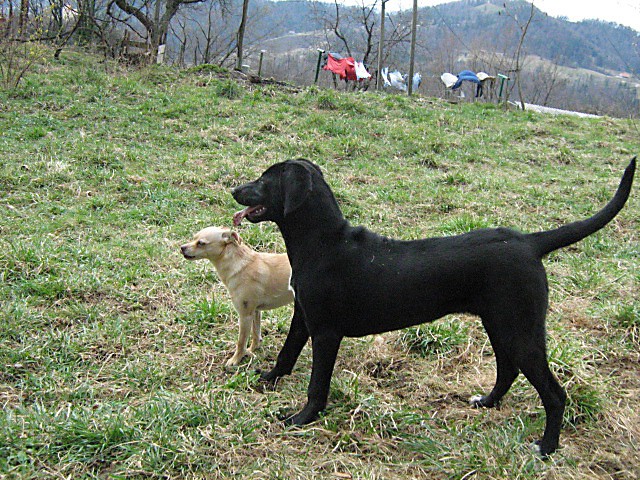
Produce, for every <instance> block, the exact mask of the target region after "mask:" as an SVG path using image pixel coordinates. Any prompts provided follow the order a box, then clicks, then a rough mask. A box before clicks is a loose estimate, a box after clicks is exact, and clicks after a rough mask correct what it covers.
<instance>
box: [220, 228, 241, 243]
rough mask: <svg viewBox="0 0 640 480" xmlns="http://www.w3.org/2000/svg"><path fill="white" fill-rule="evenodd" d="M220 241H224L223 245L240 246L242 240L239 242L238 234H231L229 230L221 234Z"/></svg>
mask: <svg viewBox="0 0 640 480" xmlns="http://www.w3.org/2000/svg"><path fill="white" fill-rule="evenodd" d="M222 240H224V243H227V244H229V243H231V242H234V243H237V244H238V245H240V244H241V243H242V240H240V235H238V232H232V231H231V230H228V231H226V232H222Z"/></svg>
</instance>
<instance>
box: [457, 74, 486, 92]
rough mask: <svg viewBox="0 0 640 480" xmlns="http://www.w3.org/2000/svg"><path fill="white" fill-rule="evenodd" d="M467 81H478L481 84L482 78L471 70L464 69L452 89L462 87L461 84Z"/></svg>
mask: <svg viewBox="0 0 640 480" xmlns="http://www.w3.org/2000/svg"><path fill="white" fill-rule="evenodd" d="M465 80H466V81H467V82H473V83H477V84H480V79H479V78H478V76H477V75H476V74H475V73H473V72H472V71H471V70H462V71H461V72H460V73H459V74H458V81H457V82H456V83H455V85H454V86H453V87H451V90H455V89H456V88H460V85H462V82H463V81H465Z"/></svg>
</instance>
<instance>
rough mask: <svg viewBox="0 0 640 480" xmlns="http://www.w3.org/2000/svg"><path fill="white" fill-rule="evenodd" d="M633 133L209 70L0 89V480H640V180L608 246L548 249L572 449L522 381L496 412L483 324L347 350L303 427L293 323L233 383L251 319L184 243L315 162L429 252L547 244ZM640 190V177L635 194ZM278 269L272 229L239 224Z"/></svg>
mask: <svg viewBox="0 0 640 480" xmlns="http://www.w3.org/2000/svg"><path fill="white" fill-rule="evenodd" d="M639 152H640V131H639V126H638V124H637V123H635V122H630V121H626V120H618V119H611V118H601V119H580V118H574V117H568V116H557V117H551V116H542V115H540V114H534V113H531V112H505V111H503V110H501V109H498V108H497V107H495V106H493V105H488V104H471V103H468V104H461V105H450V104H447V103H444V102H442V101H439V100H432V99H429V98H419V97H415V98H411V99H409V98H407V97H404V96H397V95H382V94H381V95H378V94H375V93H367V94H345V93H337V92H334V91H324V90H318V89H314V88H310V89H295V88H283V87H276V86H254V85H248V84H243V83H241V82H236V81H235V80H233V79H229V78H225V76H224V75H220V74H216V73H215V72H214V71H210V70H207V69H198V70H190V71H175V70H171V69H166V68H153V69H150V70H143V71H137V72H126V71H123V70H121V69H119V68H118V67H117V66H114V65H109V64H104V63H99V62H98V61H97V60H94V59H92V58H90V57H85V56H82V55H79V54H74V53H63V55H62V57H61V59H60V61H59V62H57V63H53V62H52V63H47V64H43V65H39V66H38V68H37V69H36V70H35V71H34V72H33V73H32V74H30V75H29V76H28V77H27V78H26V79H25V80H24V81H23V83H22V84H21V85H20V87H19V88H18V89H17V90H16V91H13V92H2V91H0V159H1V160H0V208H1V209H2V215H1V216H0V302H1V308H0V402H1V404H2V414H1V416H0V478H68V479H78V478H212V479H213V478H234V477H235V478H256V479H258V478H265V479H275V478H281V479H316V478H328V479H331V478H361V479H396V478H398V479H405V478H406V479H409V478H420V479H424V478H433V479H442V478H465V479H470V478H478V479H534V478H536V479H537V478H545V479H559V478H562V479H565V478H566V479H583V478H601V479H635V478H638V477H640V467H639V465H640V453H639V444H640V414H639V413H638V412H640V400H639V397H640V371H639V367H638V365H639V360H640V293H639V291H640V289H639V286H640V269H639V267H638V263H639V257H640V238H639V237H640V218H639V216H638V212H639V207H640V195H639V190H638V189H639V188H640V184H637V185H636V186H635V189H634V191H633V192H632V196H631V198H630V200H629V203H628V204H627V206H626V208H625V209H624V210H623V211H622V212H621V214H620V216H619V217H618V218H617V219H616V220H615V221H614V222H613V223H612V224H611V225H609V226H608V227H607V228H606V229H605V230H603V231H601V232H599V233H597V234H596V235H594V236H592V237H590V238H588V239H586V240H585V241H583V242H581V243H579V244H577V245H575V246H572V247H570V248H567V249H565V250H563V251H560V252H556V253H554V254H552V255H551V256H550V257H549V258H548V259H547V261H546V262H545V264H546V266H547V269H548V273H549V281H550V290H551V294H550V296H551V306H550V310H549V317H548V331H549V355H550V362H551V364H552V368H553V370H554V371H555V373H556V374H557V376H558V378H559V379H560V382H561V384H562V385H564V386H565V388H566V389H567V391H568V394H569V397H570V398H569V404H568V408H567V412H566V416H565V425H564V429H563V432H562V435H561V439H560V441H561V448H560V450H558V452H557V453H556V454H554V455H553V456H552V457H551V458H550V459H549V460H547V461H542V460H540V459H539V458H537V457H536V456H535V455H534V454H533V453H532V452H531V451H530V449H529V445H530V444H531V442H532V441H534V440H535V439H537V438H539V437H540V436H541V433H542V429H543V426H544V412H543V410H542V407H541V405H540V401H539V397H538V396H537V394H536V393H535V391H534V390H533V388H532V387H531V386H530V384H528V383H527V382H526V381H525V380H524V379H523V378H522V377H520V378H519V379H518V380H517V381H516V383H515V384H514V386H513V388H512V389H511V391H510V393H509V394H508V395H507V396H506V397H505V399H504V401H503V403H502V405H501V407H500V408H499V409H497V410H491V411H484V410H474V409H471V408H469V407H468V405H467V398H468V397H469V396H471V395H473V394H476V393H482V392H486V391H488V390H489V389H490V388H491V386H492V385H493V381H494V375H495V366H494V359H493V356H492V353H491V348H490V345H489V343H488V340H487V338H486V336H485V334H484V332H483V330H482V327H481V326H480V324H479V321H478V319H476V318H473V317H468V316H462V315H459V316H450V317H446V318H444V319H442V320H440V321H438V322H436V323H434V324H432V325H430V326H420V327H416V328H411V329H407V330H404V331H400V332H393V333H389V334H385V335H383V336H379V337H371V338H362V339H346V340H345V341H344V342H343V344H342V349H341V352H340V355H339V358H338V363H337V365H336V370H335V374H334V378H333V383H332V389H331V395H330V401H329V407H328V409H327V411H326V413H325V415H324V416H323V417H322V418H321V419H320V420H319V421H317V422H315V423H313V424H311V425H309V426H307V427H305V428H286V427H284V426H283V424H282V423H281V422H279V421H278V420H277V418H278V416H279V415H281V414H282V413H283V412H288V411H294V410H296V409H297V408H299V407H301V406H302V404H303V403H304V400H305V398H306V388H307V382H308V379H309V374H310V348H309V347H307V348H306V349H305V350H304V351H303V353H302V355H301V358H300V360H299V362H298V365H297V368H296V369H295V371H294V373H293V374H292V375H291V376H289V377H286V378H284V379H283V380H282V381H281V382H279V384H278V385H277V388H276V389H275V390H267V391H263V389H262V388H261V386H260V385H259V384H258V382H257V381H256V375H255V373H254V371H255V369H256V368H268V367H269V366H271V365H272V364H273V362H274V359H275V357H276V355H277V353H278V351H279V349H280V347H281V346H282V343H283V341H284V338H285V336H286V332H287V330H288V324H289V318H290V315H291V309H290V308H282V309H279V310H276V311H273V312H268V313H267V314H266V315H265V321H264V322H263V334H264V336H265V342H264V344H263V347H262V349H261V350H260V351H259V352H258V354H257V355H256V356H255V357H253V358H249V359H247V360H245V362H244V363H243V364H242V366H241V367H239V368H238V369H235V370H225V369H224V367H223V365H224V362H225V360H226V359H227V358H228V357H229V356H230V355H231V353H232V351H233V347H234V342H235V340H236V338H237V326H236V321H237V317H236V314H235V312H234V311H233V308H232V306H231V303H230V301H229V298H228V296H227V294H226V291H225V290H224V288H223V287H222V286H221V284H220V283H219V281H218V280H217V277H216V274H215V272H214V271H213V269H212V267H211V265H209V264H208V263H206V262H196V263H192V262H187V261H186V260H184V259H183V258H182V257H181V255H180V252H179V248H178V247H179V245H180V244H181V243H183V242H184V241H186V240H187V239H188V238H189V237H191V235H192V234H193V233H195V232H196V231H197V230H199V229H200V228H202V227H205V226H208V225H231V217H232V214H233V212H234V211H235V210H237V209H239V208H240V207H239V205H237V204H236V203H235V202H234V201H233V199H232V197H231V195H230V193H229V191H230V189H231V188H232V187H233V186H235V185H238V184H240V183H242V182H245V181H247V180H250V179H253V178H255V177H257V176H258V175H259V174H260V173H261V172H262V171H263V170H264V169H265V168H266V167H267V166H269V165H271V164H272V163H274V162H276V161H281V160H285V159H287V158H294V157H300V156H304V157H306V158H309V159H311V160H313V161H315V162H317V163H318V164H319V165H320V166H321V167H322V169H323V171H324V173H325V176H326V178H327V180H328V182H329V183H330V184H331V186H332V187H333V188H334V190H335V192H336V195H337V197H338V200H339V202H340V204H341V206H342V208H343V209H344V212H345V215H346V216H347V217H348V218H349V219H350V221H351V222H352V223H353V224H362V225H365V226H367V227H369V228H371V229H373V230H375V231H377V232H380V233H383V234H387V235H391V236H394V237H399V238H405V239H412V238H420V237H423V236H434V235H450V234H456V233H460V232H465V231H468V230H470V229H472V228H478V227H488V226H508V227H514V228H518V229H520V230H523V231H537V230H541V229H548V228H552V227H555V226H558V225H560V224H563V223H566V222H569V221H572V220H575V219H581V218H584V217H586V216H588V215H590V214H592V213H593V212H595V211H596V210H598V209H599V208H600V207H601V206H602V205H604V203H606V201H607V200H608V199H609V198H610V197H611V196H612V194H613V192H614V190H615V188H616V186H617V183H618V181H619V178H620V176H621V174H622V171H623V169H624V167H625V166H626V164H627V163H628V161H629V159H630V158H631V156H632V155H634V154H637V153H639ZM638 180H640V179H638V178H637V179H636V181H638ZM240 234H241V235H242V236H243V238H244V239H245V241H246V242H248V243H250V244H251V245H253V246H254V247H255V248H257V249H259V250H262V251H283V243H282V239H281V237H280V234H279V232H278V231H277V228H276V227H275V226H274V225H270V224H260V225H251V224H249V223H245V224H243V226H242V227H241V228H240Z"/></svg>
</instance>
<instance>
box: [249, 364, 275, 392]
mask: <svg viewBox="0 0 640 480" xmlns="http://www.w3.org/2000/svg"><path fill="white" fill-rule="evenodd" d="M254 373H255V374H256V375H258V381H257V383H256V385H255V389H256V391H258V392H260V393H264V392H273V391H275V389H276V380H277V379H278V377H276V379H275V380H270V379H268V378H266V379H265V378H264V376H265V374H264V373H263V372H262V371H261V370H260V369H256V370H255V372H254Z"/></svg>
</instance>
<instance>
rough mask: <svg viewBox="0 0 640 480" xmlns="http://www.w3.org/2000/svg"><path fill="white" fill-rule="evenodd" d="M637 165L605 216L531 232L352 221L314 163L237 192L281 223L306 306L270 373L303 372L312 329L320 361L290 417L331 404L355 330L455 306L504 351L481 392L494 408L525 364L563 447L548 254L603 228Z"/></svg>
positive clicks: (309, 415)
mask: <svg viewBox="0 0 640 480" xmlns="http://www.w3.org/2000/svg"><path fill="white" fill-rule="evenodd" d="M635 160H636V159H635V158H633V160H631V163H630V164H629V166H628V167H627V169H626V171H625V173H624V176H623V177H622V181H621V182H620V186H619V187H618V190H617V192H616V194H615V196H614V198H613V199H612V200H611V201H610V202H609V203H608V204H607V205H606V206H605V207H604V209H602V210H601V211H600V212H598V213H597V214H595V215H594V216H593V217H591V218H589V219H587V220H583V221H578V222H574V223H570V224H568V225H565V226H563V227H560V228H557V229H555V230H550V231H546V232H538V233H532V234H522V233H519V232H517V231H514V230H509V229H506V228H497V229H482V230H476V231H472V232H469V233H466V234H463V235H458V236H452V237H443V238H427V239H424V240H415V241H400V240H393V239H390V238H385V237H382V236H379V235H377V234H375V233H372V232H370V231H368V230H366V229H365V228H363V227H352V226H351V225H350V224H349V222H348V221H347V220H346V219H345V218H344V217H343V215H342V212H341V211H340V208H339V207H338V203H337V202H336V199H335V197H334V195H333V193H332V192H331V189H330V188H329V186H328V185H327V183H326V182H325V180H324V178H323V176H322V172H321V171H320V169H319V168H318V167H317V166H316V165H314V164H313V163H311V162H309V161H307V160H303V159H300V160H289V161H286V162H283V163H278V164H275V165H273V166H271V167H270V168H269V169H267V170H266V171H265V172H264V173H263V174H262V176H261V177H260V178H258V179H257V180H255V181H253V182H250V183H247V184H245V185H241V186H239V187H237V188H235V189H234V190H233V197H234V198H235V199H236V201H237V202H238V203H240V204H241V205H245V206H248V208H245V209H244V210H242V211H241V212H238V213H236V214H235V215H234V223H235V224H236V225H237V224H239V223H240V222H241V221H242V219H243V218H244V217H246V218H248V219H249V221H251V222H253V223H256V222H262V221H265V220H270V221H273V222H275V223H276V224H277V225H278V227H279V228H280V231H281V232H282V236H283V237H284V241H285V244H286V247H287V254H288V255H289V260H290V262H291V267H292V278H291V286H292V287H293V289H294V292H295V309H294V314H293V319H292V321H291V327H290V330H289V334H288V336H287V339H286V341H285V343H284V346H283V348H282V350H281V352H280V354H279V355H278V359H277V362H276V365H275V367H274V368H273V369H272V370H271V371H270V372H268V373H266V374H263V375H262V378H263V379H264V380H266V381H271V382H273V381H275V380H276V379H277V378H278V377H281V376H283V375H287V374H289V373H291V371H292V369H293V367H294V365H295V363H296V360H297V358H298V356H299V354H300V352H301V350H302V348H303V347H304V345H305V343H306V342H307V340H308V339H309V336H310V337H311V344H312V349H313V368H312V372H311V381H310V383H309V389H308V400H307V404H306V405H305V406H304V408H303V409H302V410H301V411H300V412H298V413H297V414H296V415H294V416H293V417H291V418H290V419H289V422H290V423H293V424H298V425H302V424H305V423H308V422H311V421H313V420H315V419H316V418H317V416H318V413H319V412H320V411H321V410H323V409H324V408H325V406H326V403H327V397H328V394H329V384H330V382H331V375H332V373H333V367H334V363H335V360H336V356H337V354H338V349H339V347H340V342H341V341H342V338H343V337H360V336H364V335H369V334H374V333H380V332H387V331H390V330H397V329H400V328H404V327H408V326H410V325H416V324H419V323H423V322H431V321H433V320H435V319H437V318H440V317H442V316H443V315H447V314H449V313H471V314H475V315H478V316H479V317H480V318H481V319H482V324H483V325H484V328H485V330H486V331H487V333H488V335H489V339H490V340H491V345H492V346H493V350H494V352H495V356H496V363H497V380H496V383H495V386H494V388H493V390H492V391H491V393H489V395H486V396H482V397H474V398H473V399H472V400H471V402H472V404H473V405H475V406H478V407H493V406H495V405H497V403H498V402H499V401H500V399H501V398H502V396H503V395H504V394H505V393H507V391H508V390H509V388H510V387H511V385H512V383H513V381H514V380H515V378H516V377H517V376H518V373H519V372H522V373H523V374H524V375H525V376H526V378H527V379H528V380H529V381H530V382H531V384H532V385H533V386H534V387H535V389H536V390H537V392H538V394H539V395H540V398H541V399H542V404H543V405H544V409H545V413H546V418H547V422H546V427H545V431H544V436H543V437H542V440H540V441H538V442H536V443H537V445H538V448H539V451H540V453H541V454H542V455H543V456H546V455H547V454H549V453H551V452H553V451H554V450H556V448H557V447H558V439H559V435H560V428H561V423H562V416H563V413H564V408H565V401H566V394H565V392H564V390H563V389H562V387H561V386H560V385H559V383H558V382H557V380H556V379H555V378H554V376H553V374H552V373H551V371H550V370H549V365H548V363H547V353H546V338H545V337H546V333H545V316H546V311H547V304H548V286H547V278H546V274H545V270H544V267H543V265H542V261H541V259H542V257H543V256H544V255H546V254H547V253H549V252H552V251H553V250H556V249H558V248H562V247H566V246H567V245H570V244H572V243H575V242H577V241H578V240H581V239H582V238H584V237H586V236H588V235H591V234H592V233H594V232H596V231H597V230H599V229H601V228H602V227H604V226H605V225H606V224H607V223H608V222H610V221H611V220H612V219H613V218H614V217H615V216H616V215H617V213H618V212H619V211H620V210H621V209H622V207H623V206H624V204H625V202H626V200H627V198H628V196H629V192H630V190H631V184H632V182H633V175H634V172H635V167H636V162H635Z"/></svg>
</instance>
